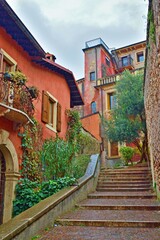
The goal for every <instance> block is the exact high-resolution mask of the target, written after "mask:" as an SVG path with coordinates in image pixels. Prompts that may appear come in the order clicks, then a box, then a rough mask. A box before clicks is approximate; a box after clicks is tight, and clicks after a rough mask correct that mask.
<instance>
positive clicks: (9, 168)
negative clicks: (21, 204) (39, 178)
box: [0, 129, 20, 223]
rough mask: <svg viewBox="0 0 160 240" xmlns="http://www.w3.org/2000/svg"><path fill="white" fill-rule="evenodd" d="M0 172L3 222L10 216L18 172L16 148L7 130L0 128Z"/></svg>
mask: <svg viewBox="0 0 160 240" xmlns="http://www.w3.org/2000/svg"><path fill="white" fill-rule="evenodd" d="M0 172H1V175H0V178H1V184H2V191H1V190H0V191H1V197H2V200H0V204H1V215H0V223H5V222H7V221H8V220H10V219H11V218H12V202H13V199H14V191H15V185H16V183H17V181H18V178H19V176H20V173H19V164H18V157H17V153H16V149H15V147H14V145H13V143H12V142H11V141H10V139H9V132H7V131H5V130H3V129H0ZM0 186H1V185H0Z"/></svg>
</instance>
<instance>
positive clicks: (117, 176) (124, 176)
mask: <svg viewBox="0 0 160 240" xmlns="http://www.w3.org/2000/svg"><path fill="white" fill-rule="evenodd" d="M106 178H122V179H123V178H127V179H152V178H151V176H148V175H144V176H143V175H139V176H137V175H132V174H131V175H105V176H99V179H106Z"/></svg>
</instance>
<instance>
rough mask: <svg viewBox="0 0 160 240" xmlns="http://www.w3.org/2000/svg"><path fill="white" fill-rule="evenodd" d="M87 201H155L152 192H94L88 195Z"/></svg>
mask: <svg viewBox="0 0 160 240" xmlns="http://www.w3.org/2000/svg"><path fill="white" fill-rule="evenodd" d="M88 198H89V199H130V198H131V199H156V195H155V194H154V193H152V192H148V191H146V192H145V191H143V192H140V191H139V192H127V191H126V192H103V191H102V192H94V193H91V194H89V195H88Z"/></svg>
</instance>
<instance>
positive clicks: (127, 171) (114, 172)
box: [100, 170, 151, 175]
mask: <svg viewBox="0 0 160 240" xmlns="http://www.w3.org/2000/svg"><path fill="white" fill-rule="evenodd" d="M128 173H129V174H150V173H151V171H150V170H121V171H118V170H117V171H116V170H110V171H101V172H100V174H101V175H107V174H128Z"/></svg>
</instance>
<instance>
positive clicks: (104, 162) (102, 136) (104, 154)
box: [100, 88, 106, 168]
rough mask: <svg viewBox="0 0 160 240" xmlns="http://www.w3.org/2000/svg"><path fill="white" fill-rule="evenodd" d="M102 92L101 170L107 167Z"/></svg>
mask: <svg viewBox="0 0 160 240" xmlns="http://www.w3.org/2000/svg"><path fill="white" fill-rule="evenodd" d="M100 90H101V113H102V123H101V138H102V152H101V168H105V167H106V151H105V149H104V129H103V118H104V115H103V90H102V88H100Z"/></svg>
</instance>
